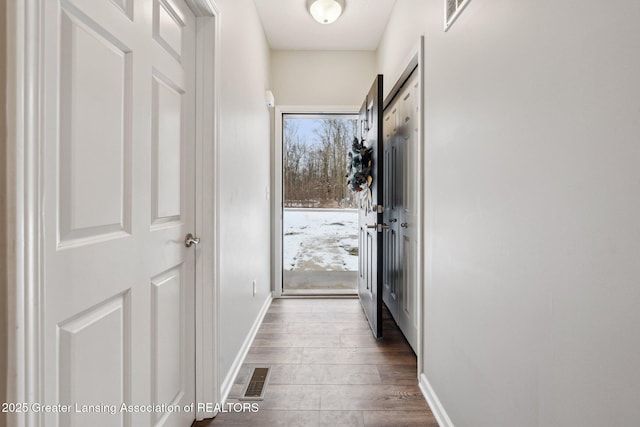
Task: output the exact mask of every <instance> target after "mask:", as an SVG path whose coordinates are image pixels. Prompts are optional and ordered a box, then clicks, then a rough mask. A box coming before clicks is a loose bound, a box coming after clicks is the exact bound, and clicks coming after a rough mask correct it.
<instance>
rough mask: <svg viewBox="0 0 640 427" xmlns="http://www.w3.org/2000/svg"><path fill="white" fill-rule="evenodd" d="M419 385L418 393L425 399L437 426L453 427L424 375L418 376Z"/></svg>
mask: <svg viewBox="0 0 640 427" xmlns="http://www.w3.org/2000/svg"><path fill="white" fill-rule="evenodd" d="M419 385H420V391H422V394H423V395H424V398H425V399H427V403H428V404H429V407H430V408H431V412H433V415H434V416H435V417H436V421H438V425H439V426H440V427H454V426H453V422H452V421H451V418H449V415H447V411H445V410H444V407H443V406H442V403H441V402H440V399H438V396H437V395H436V393H435V391H433V388H432V387H431V383H429V380H428V379H427V376H426V375H425V374H420V381H419Z"/></svg>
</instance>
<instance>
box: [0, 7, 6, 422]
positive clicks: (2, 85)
mask: <svg viewBox="0 0 640 427" xmlns="http://www.w3.org/2000/svg"><path fill="white" fill-rule="evenodd" d="M6 12H7V11H6V2H4V1H3V2H0V403H1V402H5V401H6V400H7V399H6V391H7V374H8V373H7V350H8V341H7V338H8V337H7V332H8V331H7V309H8V306H7V274H6V272H7V253H6V251H7V234H6V213H5V210H6V206H7V200H6V190H7V186H6V173H5V171H6V170H7V169H6V165H7V157H6V155H7V152H6V149H7V126H6V99H7V97H6V89H7V88H6V82H7V72H6V57H7V37H6V36H7V34H6V28H7V26H6V23H7V17H6V16H7V13H6ZM5 425H6V419H5V414H3V413H0V427H4V426H5Z"/></svg>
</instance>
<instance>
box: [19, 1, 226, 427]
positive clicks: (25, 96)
mask: <svg viewBox="0 0 640 427" xmlns="http://www.w3.org/2000/svg"><path fill="white" fill-rule="evenodd" d="M185 1H186V2H187V4H188V5H189V6H190V8H191V9H192V11H193V12H194V14H195V15H196V17H197V28H196V49H197V54H196V58H197V59H196V60H197V64H196V85H197V90H196V93H197V99H196V152H197V153H198V161H197V164H196V177H197V178H196V224H197V232H198V233H199V234H200V235H201V236H202V237H203V239H202V241H203V243H204V245H202V247H201V248H200V249H199V250H200V253H199V256H198V257H199V258H200V260H201V261H200V262H199V263H198V264H197V267H196V313H195V321H196V372H195V373H194V375H195V376H196V377H195V378H196V401H198V402H218V401H219V397H220V387H219V382H218V345H217V341H218V337H219V334H218V326H219V319H218V315H219V310H218V301H219V298H218V289H219V242H218V239H219V238H218V236H219V233H218V232H217V231H218V229H219V214H218V209H219V203H218V200H219V178H218V175H217V174H218V170H219V168H218V147H219V140H220V139H219V108H218V102H219V89H218V88H219V80H220V78H219V74H220V72H219V65H220V61H219V55H220V36H219V34H220V10H219V8H218V7H217V6H216V3H215V1H214V0H185ZM44 3H45V0H9V1H8V2H7V16H8V19H7V21H8V34H7V56H8V61H7V88H8V93H7V105H8V112H9V117H8V120H7V128H8V143H7V159H8V160H7V168H6V174H7V179H8V184H7V213H8V224H7V232H8V236H7V237H8V239H7V240H8V242H10V245H11V246H10V247H9V248H8V251H7V252H8V260H7V261H8V262H7V267H8V268H7V270H8V271H7V276H8V284H9V286H8V287H9V289H8V300H9V301H10V303H9V304H8V309H9V313H8V326H9V337H8V348H9V354H8V369H7V371H8V372H7V379H8V386H7V400H8V401H10V402H27V403H29V402H31V403H34V402H42V392H43V386H44V384H43V360H42V354H41V349H42V347H43V345H42V344H43V343H42V340H43V336H42V332H41V331H42V316H41V312H42V308H43V307H42V295H43V290H44V282H43V279H44V277H43V276H44V275H43V267H44V256H43V252H42V246H43V242H42V238H43V221H42V219H43V216H44V207H43V198H44V193H43V189H44V188H43V183H42V179H43V174H42V163H41V159H42V155H43V151H44V141H43V138H42V126H43V114H42V105H43V101H44V99H43V88H44V81H43V80H44V73H43V69H44V53H45V52H44V39H43V28H42V27H43V11H44ZM205 195H213V197H204V196H205ZM205 219H207V220H205ZM211 219H213V220H211ZM206 242H209V244H206ZM207 301H209V302H210V303H207ZM195 415H196V418H197V419H203V418H204V417H209V416H215V415H216V413H215V412H213V413H207V412H204V411H197V410H196V414H195ZM8 417H9V418H8V420H7V421H8V422H9V424H10V425H15V426H19V427H38V426H41V425H42V419H41V417H40V416H39V414H37V413H34V412H32V411H30V412H28V413H14V414H8Z"/></svg>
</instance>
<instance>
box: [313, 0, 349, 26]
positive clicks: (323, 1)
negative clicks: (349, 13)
mask: <svg viewBox="0 0 640 427" xmlns="http://www.w3.org/2000/svg"><path fill="white" fill-rule="evenodd" d="M307 8H308V9H309V13H310V14H311V16H313V19H315V20H316V21H318V22H319V23H321V24H331V23H332V22H335V20H336V19H338V18H339V17H340V15H342V12H343V11H344V0H307Z"/></svg>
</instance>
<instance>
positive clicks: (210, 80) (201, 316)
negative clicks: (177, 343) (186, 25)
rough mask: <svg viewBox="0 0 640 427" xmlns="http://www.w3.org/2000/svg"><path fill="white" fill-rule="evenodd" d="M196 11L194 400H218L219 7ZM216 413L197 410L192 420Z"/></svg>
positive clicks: (197, 6) (201, 1)
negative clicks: (196, 238)
mask: <svg viewBox="0 0 640 427" xmlns="http://www.w3.org/2000/svg"><path fill="white" fill-rule="evenodd" d="M186 1H187V3H188V5H189V7H190V8H191V10H192V12H193V13H194V14H195V15H196V17H197V18H196V235H198V236H200V238H201V244H200V245H199V246H198V249H197V251H198V252H197V263H196V302H195V322H196V342H195V345H196V348H195V354H196V370H195V387H196V393H195V396H196V402H219V401H220V389H219V387H218V377H219V364H218V361H219V354H218V345H217V343H218V339H219V338H218V337H219V325H220V321H219V313H220V308H219V297H218V296H219V288H220V287H219V283H220V277H219V272H220V268H219V266H220V250H219V247H220V241H219V236H220V233H218V230H219V228H220V226H219V218H220V215H219V209H220V203H219V202H218V201H219V198H220V191H219V178H218V172H219V170H220V168H219V164H218V158H219V156H218V149H219V141H220V138H219V127H220V126H219V122H220V119H219V116H220V114H219V108H218V105H219V96H218V94H219V87H220V83H219V80H220V79H219V75H220V73H219V66H220V60H219V54H220V11H219V9H218V7H217V6H216V4H215V2H214V1H213V0H186ZM215 415H216V413H215V412H211V413H209V412H204V411H198V410H196V414H195V416H196V420H198V421H200V420H203V419H205V418H211V417H214V416H215Z"/></svg>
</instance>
